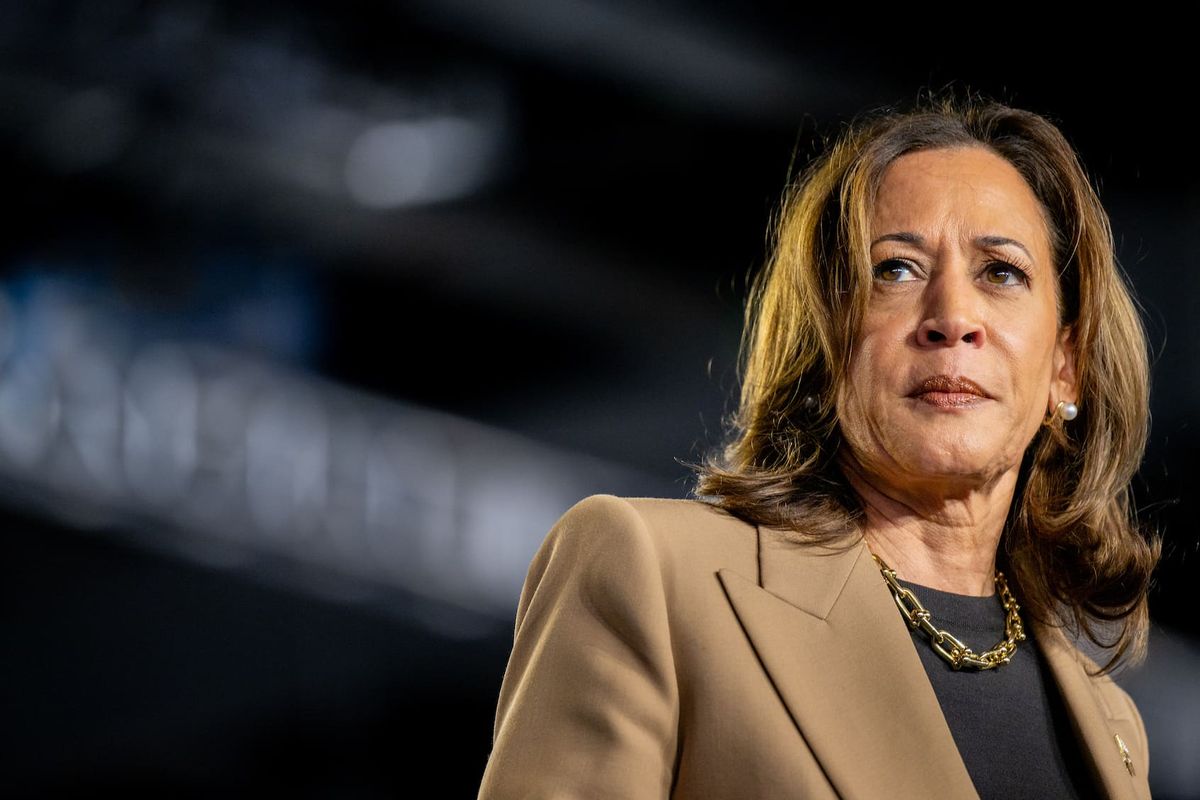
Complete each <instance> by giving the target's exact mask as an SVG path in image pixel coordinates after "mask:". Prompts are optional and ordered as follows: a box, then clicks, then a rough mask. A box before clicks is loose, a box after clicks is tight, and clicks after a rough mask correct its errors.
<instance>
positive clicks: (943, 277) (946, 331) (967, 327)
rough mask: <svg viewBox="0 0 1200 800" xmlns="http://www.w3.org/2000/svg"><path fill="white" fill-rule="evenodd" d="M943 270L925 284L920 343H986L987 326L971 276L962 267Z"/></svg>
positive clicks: (976, 345) (936, 344)
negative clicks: (962, 272) (983, 321)
mask: <svg viewBox="0 0 1200 800" xmlns="http://www.w3.org/2000/svg"><path fill="white" fill-rule="evenodd" d="M940 272H941V274H938V275H937V276H935V277H934V278H933V279H932V280H930V281H929V283H927V284H926V288H925V304H924V308H923V317H924V318H923V319H922V320H921V324H920V325H919V326H918V327H917V343H918V344H920V345H921V346H922V347H954V346H955V345H957V344H958V343H959V342H962V343H964V344H967V345H970V346H973V347H983V345H984V326H983V324H982V319H981V316H980V312H979V308H978V306H977V305H976V303H975V302H974V301H975V300H977V298H976V297H975V296H974V293H973V288H974V287H973V286H972V284H971V281H970V278H969V277H968V276H966V275H965V274H960V271H959V270H953V271H951V270H942V271H940Z"/></svg>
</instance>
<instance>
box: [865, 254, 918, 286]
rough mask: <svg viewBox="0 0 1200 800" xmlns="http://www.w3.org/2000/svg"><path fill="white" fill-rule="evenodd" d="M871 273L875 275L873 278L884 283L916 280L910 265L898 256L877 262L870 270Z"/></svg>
mask: <svg viewBox="0 0 1200 800" xmlns="http://www.w3.org/2000/svg"><path fill="white" fill-rule="evenodd" d="M871 273H872V274H873V275H874V276H875V280H878V281H883V282H885V283H903V282H905V281H914V280H916V277H915V276H914V275H913V272H912V267H911V266H910V265H909V264H908V263H906V262H904V261H901V260H900V259H898V258H889V259H887V260H886V261H881V262H879V263H878V264H876V265H875V267H874V269H872V270H871ZM906 276H907V277H906Z"/></svg>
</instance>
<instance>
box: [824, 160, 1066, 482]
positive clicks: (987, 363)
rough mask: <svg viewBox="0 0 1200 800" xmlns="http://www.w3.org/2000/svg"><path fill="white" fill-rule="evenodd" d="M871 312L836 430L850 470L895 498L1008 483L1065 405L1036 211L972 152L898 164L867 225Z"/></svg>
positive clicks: (1002, 164) (1050, 280) (1017, 180)
mask: <svg viewBox="0 0 1200 800" xmlns="http://www.w3.org/2000/svg"><path fill="white" fill-rule="evenodd" d="M871 264H872V272H873V280H872V289H871V299H870V303H869V305H868V309H867V313H866V316H865V318H864V321H863V325H862V329H861V332H860V335H859V338H858V340H857V341H856V342H855V347H854V351H853V354H852V361H851V366H850V374H849V379H848V381H847V382H846V385H845V386H844V387H843V389H842V393H841V395H840V397H839V405H838V408H839V419H840V423H841V427H842V432H843V435H844V437H845V440H846V443H847V445H848V446H849V448H850V452H851V453H852V454H853V456H854V458H855V459H856V460H857V462H858V463H859V465H860V466H861V467H863V468H865V469H866V470H867V472H868V473H870V474H872V475H874V476H875V477H876V479H877V480H878V479H882V480H883V481H884V482H885V483H887V484H891V485H892V486H893V487H896V488H898V489H899V490H900V491H901V492H904V491H907V490H911V489H918V490H919V489H922V488H925V489H929V488H932V489H934V490H936V491H940V492H943V493H945V492H954V491H958V490H961V489H966V490H970V489H972V488H974V487H978V486H980V485H985V484H990V483H993V482H995V481H997V480H999V479H1000V478H1001V477H1002V476H1005V475H1008V476H1009V477H1010V478H1012V479H1013V480H1015V476H1016V471H1017V469H1018V468H1019V466H1020V463H1021V457H1022V455H1023V453H1024V451H1025V449H1026V447H1027V446H1028V445H1029V443H1030V441H1031V440H1032V438H1033V436H1034V434H1035V433H1036V432H1037V429H1038V426H1039V425H1040V424H1041V421H1042V419H1043V418H1044V416H1045V415H1046V414H1047V413H1049V412H1050V411H1051V410H1052V409H1053V408H1054V406H1055V405H1056V404H1057V402H1058V401H1059V400H1067V401H1072V400H1074V399H1075V393H1074V385H1073V381H1074V372H1073V370H1074V361H1073V354H1072V343H1071V342H1070V341H1069V339H1068V338H1067V336H1066V335H1065V334H1066V331H1060V329H1059V326H1058V314H1057V308H1056V300H1055V287H1056V281H1057V275H1056V274H1055V265H1054V264H1053V263H1052V262H1051V254H1050V241H1049V236H1048V232H1047V229H1046V226H1045V222H1044V221H1043V218H1042V215H1041V213H1040V205H1039V202H1038V200H1037V198H1036V197H1035V196H1034V194H1033V192H1032V190H1031V189H1030V188H1029V186H1028V184H1026V182H1025V180H1024V178H1022V177H1021V175H1020V173H1019V172H1017V171H1016V169H1015V168H1014V167H1013V166H1012V165H1011V164H1009V163H1008V162H1007V161H1006V160H1004V159H1003V158H1001V157H1000V156H997V155H995V154H993V153H992V152H990V151H988V150H985V149H983V148H981V147H963V148H953V149H939V150H925V151H917V152H913V153H908V154H906V155H904V156H901V157H900V158H898V159H896V160H895V161H893V162H892V164H891V165H890V166H889V167H888V168H887V171H886V172H885V173H884V177H883V182H882V185H881V186H880V189H879V192H878V195H877V198H876V203H875V210H874V216H873V219H872V224H871Z"/></svg>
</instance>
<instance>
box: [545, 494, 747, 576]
mask: <svg viewBox="0 0 1200 800" xmlns="http://www.w3.org/2000/svg"><path fill="white" fill-rule="evenodd" d="M546 538H547V541H546V543H545V544H544V545H543V546H544V547H545V546H554V544H555V543H558V545H560V546H561V545H566V546H568V547H570V548H573V549H574V548H584V549H586V550H592V549H593V548H601V547H602V548H603V549H606V550H607V549H616V550H626V551H630V550H635V551H638V552H641V553H643V554H649V553H653V554H654V556H655V558H656V560H657V561H659V562H660V564H661V565H662V566H664V567H667V565H670V568H671V571H672V572H677V573H678V574H683V573H697V572H707V571H713V570H716V569H720V568H722V567H729V566H734V567H741V568H742V569H751V568H752V565H753V564H754V563H755V560H756V558H757V555H756V554H757V548H758V532H757V530H756V528H755V526H754V525H753V524H751V523H748V522H746V521H744V520H741V519H738V518H737V517H735V516H733V515H732V514H730V513H729V512H728V511H725V510H724V509H722V508H719V507H718V506H715V505H713V504H711V503H707V502H705V501H702V500H697V499H690V498H688V499H682V498H667V497H627V496H620V495H614V494H592V495H588V496H587V497H584V498H583V499H581V500H579V501H578V502H576V503H575V504H574V505H572V506H571V507H570V508H569V509H567V511H566V512H565V513H564V514H563V515H562V517H560V518H559V520H558V522H556V523H555V525H554V527H553V528H552V529H551V531H550V533H549V534H548V536H547V537H546ZM563 540H572V541H569V542H568V541H563Z"/></svg>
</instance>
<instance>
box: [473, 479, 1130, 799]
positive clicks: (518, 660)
mask: <svg viewBox="0 0 1200 800" xmlns="http://www.w3.org/2000/svg"><path fill="white" fill-rule="evenodd" d="M1028 631H1030V632H1032V634H1033V635H1032V636H1031V639H1033V640H1035V641H1036V642H1037V644H1038V646H1040V647H1041V648H1042V652H1043V653H1044V655H1045V659H1046V663H1047V664H1048V666H1049V669H1050V671H1051V672H1052V673H1053V675H1054V677H1055V679H1056V681H1057V683H1058V685H1059V687H1060V689H1061V692H1062V695H1063V698H1064V700H1065V703H1066V705H1067V708H1068V709H1069V714H1070V716H1071V717H1072V718H1073V720H1074V724H1075V728H1076V732H1077V734H1078V737H1079V741H1080V743H1081V745H1082V750H1083V752H1084V753H1085V756H1084V757H1085V760H1087V761H1089V763H1090V766H1091V769H1092V773H1093V780H1094V781H1095V783H1096V785H1097V787H1103V791H1104V793H1105V795H1106V796H1108V797H1111V798H1122V799H1123V800H1134V799H1135V798H1136V799H1139V800H1145V798H1149V797H1150V788H1149V784H1148V783H1147V780H1146V773H1147V770H1148V768H1149V753H1148V751H1147V747H1146V732H1145V728H1144V727H1143V725H1142V719H1141V716H1140V715H1139V714H1138V711H1137V709H1136V707H1135V706H1134V704H1133V701H1132V700H1131V699H1130V697H1129V695H1128V694H1127V693H1126V692H1125V691H1123V690H1122V689H1121V688H1120V687H1118V686H1117V685H1116V684H1115V683H1113V682H1112V681H1111V680H1110V679H1108V678H1106V677H1105V678H1089V677H1088V676H1087V675H1086V674H1085V673H1084V668H1083V664H1084V663H1085V662H1084V660H1085V659H1086V656H1084V655H1083V654H1081V653H1080V652H1079V651H1078V650H1077V649H1076V648H1075V647H1073V646H1072V645H1071V644H1070V643H1069V642H1068V640H1067V639H1066V637H1064V636H1063V635H1062V634H1061V632H1059V631H1058V630H1057V629H1052V628H1045V627H1042V626H1037V625H1034V626H1031V627H1029V628H1028ZM1088 663H1089V664H1090V665H1091V662H1088ZM1091 666H1092V667H1093V668H1094V665H1091ZM999 724H1003V720H1000V721H999ZM1115 735H1119V736H1120V738H1121V739H1122V740H1123V741H1124V742H1125V744H1126V746H1127V749H1128V753H1129V761H1130V763H1129V765H1128V766H1127V765H1126V763H1125V759H1124V758H1123V754H1122V752H1121V750H1120V748H1119V746H1118V743H1117V739H1116V738H1115ZM1020 768H1021V765H1020V764H1014V765H1013V769H1020ZM479 797H480V798H481V799H482V798H487V800H502V799H503V800H508V799H509V798H601V797H603V798H623V799H624V800H632V799H635V798H668V797H669V798H704V799H705V800H722V799H724V798H730V800H732V799H734V798H737V800H744V799H745V798H838V797H841V798H896V799H898V800H900V799H903V798H920V799H921V800H928V799H929V798H976V799H977V798H978V794H977V793H976V791H975V788H974V785H973V784H972V782H971V778H970V776H969V775H968V774H967V771H966V767H965V766H964V764H963V761H962V758H961V756H960V755H959V752H958V748H957V746H956V745H955V743H954V739H953V736H952V735H951V733H950V729H949V727H948V726H947V724H946V720H945V718H944V717H943V715H942V711H941V706H940V705H939V703H938V700H937V696H936V695H935V694H934V690H933V687H932V685H931V684H930V682H929V678H928V675H927V673H926V672H925V668H924V666H923V665H922V663H921V660H920V657H919V656H918V654H917V652H916V649H915V648H914V647H913V642H912V639H911V636H910V633H909V629H908V626H907V625H906V624H905V622H904V620H903V619H902V618H901V616H900V612H899V610H898V609H897V608H896V605H895V602H894V601H893V599H892V596H891V594H890V593H889V591H888V589H887V586H886V584H885V583H884V581H883V578H882V576H881V575H880V574H879V569H878V567H876V565H875V562H874V561H873V559H872V558H871V556H870V553H869V551H868V550H867V549H866V547H865V545H864V544H863V543H862V542H861V541H860V542H859V543H858V544H857V545H856V546H855V547H854V548H853V549H851V550H849V551H847V552H843V553H841V554H837V553H834V552H833V551H831V550H817V549H815V548H812V547H795V546H788V545H787V544H786V543H785V541H784V539H783V537H782V535H781V532H779V531H777V530H774V529H771V528H766V527H758V526H754V525H748V524H746V523H744V522H742V521H739V520H737V519H736V518H734V517H732V516H730V515H729V514H727V513H725V512H724V511H721V510H719V509H717V508H715V507H713V506H710V505H708V504H705V503H702V502H700V501H697V500H671V499H659V498H621V497H615V496H613V495H605V494H598V495H592V496H590V497H587V498H585V499H583V500H581V501H580V502H578V503H576V504H575V505H574V506H573V507H572V508H571V509H570V510H569V511H567V512H566V513H565V514H564V515H563V516H562V517H561V518H560V519H559V520H558V522H557V523H555V525H554V527H553V528H552V529H551V530H550V532H549V534H548V535H547V536H546V539H545V541H544V542H543V544H542V546H541V548H540V549H539V550H538V552H537V554H536V555H535V556H534V559H533V562H532V564H531V565H530V568H529V574H528V576H527V579H526V582H525V586H524V589H523V590H522V592H521V598H520V602H519V606H518V609H517V618H516V633H515V637H514V643H513V650H512V654H511V657H510V659H509V662H508V667H507V669H506V671H505V673H504V681H503V684H502V686H501V689H500V698H499V704H498V708H497V712H496V724H495V731H494V739H493V747H492V752H491V756H490V757H489V760H488V763H487V767H486V770H485V772H484V775H483V783H482V786H481V787H480V790H479Z"/></svg>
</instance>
